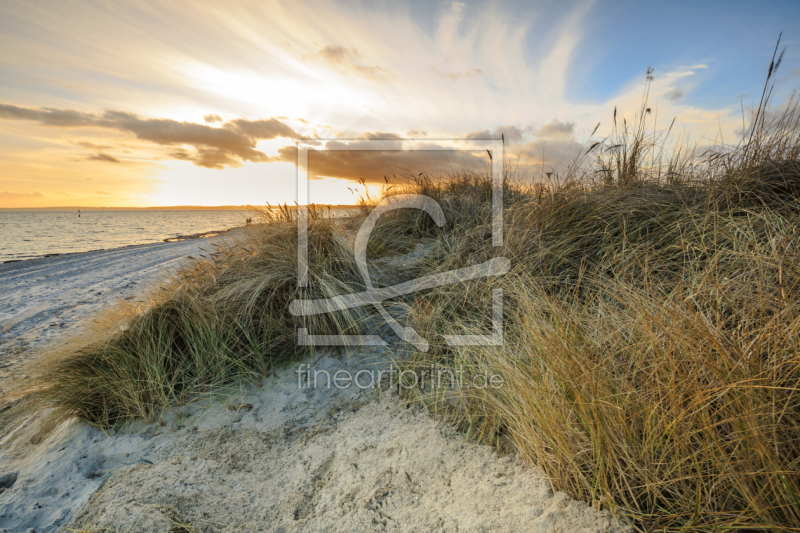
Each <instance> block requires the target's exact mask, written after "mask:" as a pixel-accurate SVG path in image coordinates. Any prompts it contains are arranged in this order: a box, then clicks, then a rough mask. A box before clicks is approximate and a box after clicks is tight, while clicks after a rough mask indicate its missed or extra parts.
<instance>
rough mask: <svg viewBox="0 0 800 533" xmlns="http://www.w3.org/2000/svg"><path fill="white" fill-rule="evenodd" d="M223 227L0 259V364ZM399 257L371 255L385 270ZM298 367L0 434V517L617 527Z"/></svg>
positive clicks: (525, 472)
mask: <svg viewBox="0 0 800 533" xmlns="http://www.w3.org/2000/svg"><path fill="white" fill-rule="evenodd" d="M232 237H235V235H232V234H230V233H229V234H226V235H219V236H216V237H212V238H207V239H192V240H186V241H178V242H171V243H163V244H149V245H142V246H130V247H126V248H120V249H115V250H104V251H97V252H90V253H82V254H72V255H66V256H59V257H48V258H43V259H36V260H31V261H24V262H19V263H10V264H6V265H2V266H0V290H1V291H3V294H4V297H5V298H6V301H7V302H9V305H8V306H7V307H6V308H4V309H3V313H4V314H3V315H2V316H3V321H2V325H3V326H2V327H3V330H2V335H3V336H2V345H0V350H2V354H3V365H4V368H3V379H5V380H8V379H13V378H14V377H15V372H16V371H17V369H18V366H19V365H20V364H21V363H22V362H23V359H24V358H25V357H26V356H28V355H30V354H32V353H35V352H36V351H39V350H44V349H46V348H47V347H48V346H51V345H52V343H57V342H59V340H60V339H62V338H65V336H66V335H67V334H70V333H75V332H79V331H80V330H81V328H83V327H85V326H86V324H87V322H88V321H91V320H92V319H93V318H94V317H96V316H98V314H101V313H103V310H104V309H106V308H107V307H108V306H113V305H118V304H119V303H120V302H136V301H137V299H139V298H141V297H143V295H145V294H146V290H147V289H148V288H150V289H152V287H153V286H156V285H157V284H158V283H159V281H161V280H163V279H165V277H166V276H168V274H169V273H171V272H175V270H176V269H178V268H180V267H181V266H184V265H186V264H187V263H188V262H189V261H191V258H192V257H198V256H199V254H205V252H207V251H208V250H209V249H210V248H211V247H212V246H214V245H215V244H221V243H222V242H223V241H226V240H227V241H230V239H231V238H232ZM412 258H413V252H412V253H411V254H409V255H408V256H399V257H393V258H389V259H387V260H384V262H383V263H382V264H383V266H384V268H385V269H386V270H387V271H392V267H393V264H394V263H397V264H398V265H399V264H401V263H404V262H407V261H408V260H410V259H412ZM387 339H388V340H392V339H391V338H388V337H387ZM394 340H396V339H394ZM400 353H401V352H399V351H397V350H396V349H395V348H393V347H392V346H391V345H390V346H385V347H364V348H353V349H347V350H343V351H331V350H329V349H320V350H319V351H318V353H317V354H316V355H315V357H314V359H313V360H311V361H308V362H307V363H306V367H305V369H306V372H309V371H311V370H315V371H319V372H327V373H328V375H333V374H335V373H336V372H337V371H341V370H343V371H348V372H358V371H361V370H369V371H376V370H381V369H386V368H388V367H390V366H391V365H393V364H394V361H395V359H397V358H398V357H399V356H400ZM297 369H298V366H297V365H290V366H284V367H281V368H278V369H276V370H275V371H274V372H273V373H272V374H271V375H270V376H266V377H264V378H263V379H262V380H261V382H260V383H251V384H248V385H242V386H238V387H235V388H231V389H227V390H218V391H216V392H215V393H214V394H210V395H204V396H200V397H195V398H193V399H192V400H190V401H189V402H187V403H186V404H184V405H176V406H174V407H173V408H172V409H169V410H167V411H166V412H164V413H163V415H162V416H161V417H160V418H159V419H158V420H156V421H154V422H150V423H146V422H144V421H133V422H130V423H127V424H124V425H121V426H119V427H117V428H114V429H113V430H111V431H110V432H105V431H102V430H100V429H98V428H95V427H91V426H89V425H87V424H85V423H82V422H78V421H71V422H66V423H64V424H62V425H61V426H60V427H58V428H57V429H56V430H55V431H54V432H52V433H51V434H50V435H49V436H48V437H47V439H46V440H45V441H44V442H43V443H41V444H39V445H37V446H34V447H32V448H31V447H29V446H24V447H22V448H23V449H22V450H20V448H19V447H14V446H11V445H9V443H8V442H3V445H2V447H0V476H7V477H6V478H0V479H5V480H6V485H9V486H7V487H6V488H4V489H2V490H3V492H2V493H0V532H2V533H6V532H12V531H13V532H16V531H37V532H39V533H42V532H49V531H63V530H64V528H65V527H69V528H73V529H74V530H80V531H107V530H114V531H117V530H119V531H137V532H138V531H152V532H156V531H179V530H180V531H230V532H233V531H275V532H277V531H284V532H288V531H354V530H362V531H363V530H374V531H411V530H414V531H418V530H430V531H455V530H459V531H542V532H544V531H553V528H556V530H564V531H567V530H568V531H582V532H587V533H589V532H591V533H604V532H611V531H627V530H628V528H627V527H626V526H623V525H620V524H619V522H618V520H616V519H615V518H613V517H612V516H611V515H610V513H609V512H608V511H602V512H601V511H599V510H598V509H595V508H592V507H589V506H588V505H587V504H586V503H584V502H580V501H575V500H572V499H571V498H570V497H569V496H567V495H566V494H565V493H563V492H558V491H554V490H553V489H552V486H551V484H550V482H549V481H548V480H547V479H546V477H545V476H544V474H543V473H542V472H541V471H539V470H537V469H535V468H531V467H529V466H526V465H524V464H523V463H522V462H521V460H520V459H519V458H518V457H517V456H516V455H514V454H509V453H505V454H499V453H498V451H497V450H496V449H493V448H492V447H489V446H486V445H478V444H475V443H471V442H469V441H467V440H465V438H464V435H463V434H461V433H459V432H458V431H457V430H456V429H455V428H454V427H452V426H451V425H450V424H449V423H448V422H447V421H446V420H438V421H436V420H434V419H432V418H431V416H430V415H429V414H428V413H427V411H425V410H424V409H420V407H419V406H412V404H410V403H408V402H407V401H405V400H403V398H402V397H400V396H399V395H398V390H396V389H392V388H389V389H388V390H379V389H376V388H371V387H364V388H362V387H353V386H351V387H347V388H338V387H332V386H331V384H330V383H326V382H319V383H317V382H315V383H313V385H312V384H311V383H306V382H305V381H303V382H301V381H299V378H298V376H299V374H298V370H297ZM306 375H309V374H306ZM0 383H2V382H0ZM19 430H20V431H23V430H24V428H20V429H19ZM14 432H15V430H12V431H11V432H10V433H11V434H12V436H13V434H14ZM9 480H10V481H9ZM590 503H591V502H590ZM183 524H191V529H189V528H187V529H179V527H181V526H182V525H183ZM176 528H178V529H176Z"/></svg>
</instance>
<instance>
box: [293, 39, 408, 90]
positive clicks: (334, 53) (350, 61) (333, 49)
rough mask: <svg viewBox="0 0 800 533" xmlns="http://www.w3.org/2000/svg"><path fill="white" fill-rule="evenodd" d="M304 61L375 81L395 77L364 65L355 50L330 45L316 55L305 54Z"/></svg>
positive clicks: (377, 68)
mask: <svg viewBox="0 0 800 533" xmlns="http://www.w3.org/2000/svg"><path fill="white" fill-rule="evenodd" d="M303 61H312V62H313V61H322V62H324V63H327V64H328V65H330V66H332V67H334V68H335V69H336V70H338V71H339V72H341V73H342V74H354V75H356V76H360V77H362V78H366V79H369V80H373V81H389V80H391V79H392V78H393V77H394V76H392V73H391V72H390V71H388V70H386V69H385V68H383V67H376V66H367V65H364V64H363V63H362V61H361V54H359V53H358V50H356V49H355V48H345V47H343V46H332V45H328V46H326V47H325V48H323V49H322V50H320V51H319V52H317V53H316V54H304V55H303Z"/></svg>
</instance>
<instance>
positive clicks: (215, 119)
mask: <svg viewBox="0 0 800 533" xmlns="http://www.w3.org/2000/svg"><path fill="white" fill-rule="evenodd" d="M203 120H205V121H206V123H208V124H211V123H213V122H222V117H221V116H219V115H214V114H209V115H203Z"/></svg>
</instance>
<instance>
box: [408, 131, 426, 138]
mask: <svg viewBox="0 0 800 533" xmlns="http://www.w3.org/2000/svg"><path fill="white" fill-rule="evenodd" d="M406 135H408V136H409V137H411V138H414V137H425V136H426V135H428V132H427V131H422V130H408V131H407V132H406Z"/></svg>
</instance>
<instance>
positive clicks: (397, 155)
mask: <svg viewBox="0 0 800 533" xmlns="http://www.w3.org/2000/svg"><path fill="white" fill-rule="evenodd" d="M392 140H393V139H392ZM364 142H366V141H364ZM392 144H393V146H391V147H390V148H391V149H387V150H366V149H364V147H365V145H364V144H363V142H359V141H351V142H343V141H328V142H327V143H326V146H325V147H326V148H328V150H314V151H310V152H309V158H308V165H309V175H310V176H311V178H312V179H316V178H323V177H328V178H342V179H347V180H354V181H355V180H360V179H363V180H365V181H366V182H368V183H383V179H384V176H387V177H389V179H390V180H392V183H393V184H395V185H396V184H398V182H402V181H404V179H405V177H408V176H409V175H417V174H419V173H420V172H423V173H426V174H432V175H440V174H443V173H444V174H446V173H449V172H451V171H457V170H475V171H478V170H482V169H485V168H487V164H488V162H489V160H488V157H487V155H486V153H485V152H484V151H483V150H481V151H478V152H469V151H461V150H441V149H438V150H437V149H436V148H441V147H440V146H438V145H436V144H435V143H433V142H432V143H425V145H423V146H420V147H418V148H419V149H415V150H402V143H401V142H400V141H398V142H397V143H396V144H395V143H392ZM345 147H346V148H347V150H342V149H341V148H345ZM331 148H339V149H331ZM271 161H283V162H287V163H295V162H296V161H297V150H296V148H295V146H284V147H282V148H280V149H278V155H277V156H275V157H273V158H271ZM393 176H394V178H396V179H394V178H393Z"/></svg>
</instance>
